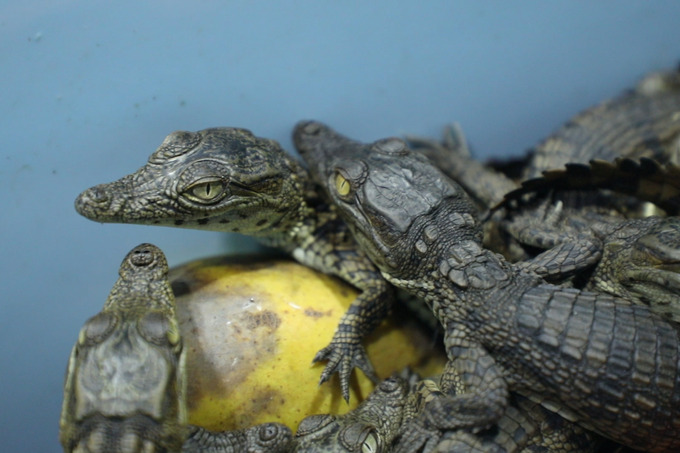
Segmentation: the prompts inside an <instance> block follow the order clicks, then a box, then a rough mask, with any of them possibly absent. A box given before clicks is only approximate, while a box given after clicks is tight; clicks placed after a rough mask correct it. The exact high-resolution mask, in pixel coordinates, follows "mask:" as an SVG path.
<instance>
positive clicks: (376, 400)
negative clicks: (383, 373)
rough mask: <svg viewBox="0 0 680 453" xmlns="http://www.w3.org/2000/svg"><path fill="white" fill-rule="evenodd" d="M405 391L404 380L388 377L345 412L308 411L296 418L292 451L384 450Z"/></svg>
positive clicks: (395, 429) (397, 422)
mask: <svg viewBox="0 0 680 453" xmlns="http://www.w3.org/2000/svg"><path fill="white" fill-rule="evenodd" d="M408 395H409V386H408V383H407V381H406V380H405V379H402V378H401V377H391V378H388V379H386V380H385V381H383V382H382V383H381V384H380V385H379V386H378V387H376V389H375V390H374V391H373V392H372V393H371V394H370V395H369V396H368V398H366V399H365V400H364V401H363V402H362V403H361V404H360V405H359V406H357V408H356V409H354V410H353V411H351V412H349V413H347V414H344V415H330V414H326V415H310V416H309V417H306V418H305V419H303V420H302V421H301V422H300V425H299V426H298V429H297V433H296V434H295V438H294V440H293V445H294V447H293V449H292V451H293V452H295V453H303V452H322V453H344V452H348V453H349V452H366V453H368V452H371V453H380V452H386V451H388V448H389V445H390V444H391V443H392V440H393V439H394V438H395V437H396V435H397V434H398V432H399V428H400V426H401V421H402V416H403V413H404V406H405V404H406V402H407V397H408Z"/></svg>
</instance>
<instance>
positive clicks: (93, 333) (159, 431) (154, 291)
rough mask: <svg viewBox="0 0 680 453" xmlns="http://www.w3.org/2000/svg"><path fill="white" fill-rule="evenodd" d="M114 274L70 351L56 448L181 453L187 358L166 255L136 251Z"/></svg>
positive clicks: (144, 248) (154, 249) (145, 248)
mask: <svg viewBox="0 0 680 453" xmlns="http://www.w3.org/2000/svg"><path fill="white" fill-rule="evenodd" d="M119 274H120V277H119V279H118V280H117V281H116V283H115V285H114V287H113V289H112V290H111V293H110V294H109V297H108V299H107V301H106V304H105V305H104V307H103V309H102V311H100V312H99V313H98V314H97V315H95V316H93V317H92V318H90V319H89V320H88V321H87V322H86V323H85V325H84V326H83V328H82V329H81V331H80V334H79V335H78V340H77V342H76V344H75V346H74V347H73V349H72V352H71V356H70V359H69V364H68V370H67V375H66V382H65V384H64V402H63V406H62V413H61V419H60V440H61V443H62V445H63V447H64V451H67V452H84V451H87V452H93V453H95V452H111V453H122V452H124V451H133V450H134V451H142V450H143V451H179V450H180V448H181V445H182V443H183V441H184V438H185V437H186V417H187V415H186V402H185V397H184V395H185V392H186V373H185V365H184V363H185V359H184V356H185V355H184V349H183V346H182V339H181V337H180V333H179V326H178V322H177V318H176V315H175V299H174V296H173V294H172V289H171V288H170V283H169V282H168V279H167V274H168V265H167V262H166V259H165V256H164V255H163V252H162V251H161V250H160V249H159V248H157V247H155V246H154V245H151V244H141V245H139V246H137V247H135V248H134V249H133V250H132V251H130V253H128V255H127V256H126V257H125V259H124V260H123V263H122V264H121V266H120V270H119ZM137 449H138V450H137Z"/></svg>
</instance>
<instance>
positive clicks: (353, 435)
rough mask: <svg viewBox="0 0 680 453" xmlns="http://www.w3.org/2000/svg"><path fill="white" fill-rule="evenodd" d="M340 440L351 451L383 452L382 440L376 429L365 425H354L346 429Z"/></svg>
mask: <svg viewBox="0 0 680 453" xmlns="http://www.w3.org/2000/svg"><path fill="white" fill-rule="evenodd" d="M339 440H340V442H341V443H342V445H344V446H345V447H346V448H347V450H349V451H359V448H358V447H360V448H361V452H362V453H380V452H381V451H382V448H383V446H382V439H381V438H380V435H379V434H378V433H377V432H376V431H375V429H374V428H373V427H371V426H369V425H365V424H363V423H360V422H359V423H353V424H351V425H349V426H347V427H345V428H344V429H343V430H342V432H341V433H340V435H339Z"/></svg>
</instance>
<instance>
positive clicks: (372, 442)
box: [361, 431, 382, 453]
mask: <svg viewBox="0 0 680 453" xmlns="http://www.w3.org/2000/svg"><path fill="white" fill-rule="evenodd" d="M381 451H382V448H381V446H380V438H379V437H378V434H376V433H375V431H371V432H369V433H368V435H367V436H366V439H364V442H363V443H362V444H361V453H379V452H381Z"/></svg>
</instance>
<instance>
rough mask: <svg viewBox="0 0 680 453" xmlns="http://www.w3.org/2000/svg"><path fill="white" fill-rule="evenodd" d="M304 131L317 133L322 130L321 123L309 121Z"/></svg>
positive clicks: (308, 133)
mask: <svg viewBox="0 0 680 453" xmlns="http://www.w3.org/2000/svg"><path fill="white" fill-rule="evenodd" d="M302 131H303V132H304V133H305V134H307V135H317V134H318V133H319V132H321V126H320V125H319V123H317V122H314V121H310V122H309V123H307V124H305V125H303V127H302Z"/></svg>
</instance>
